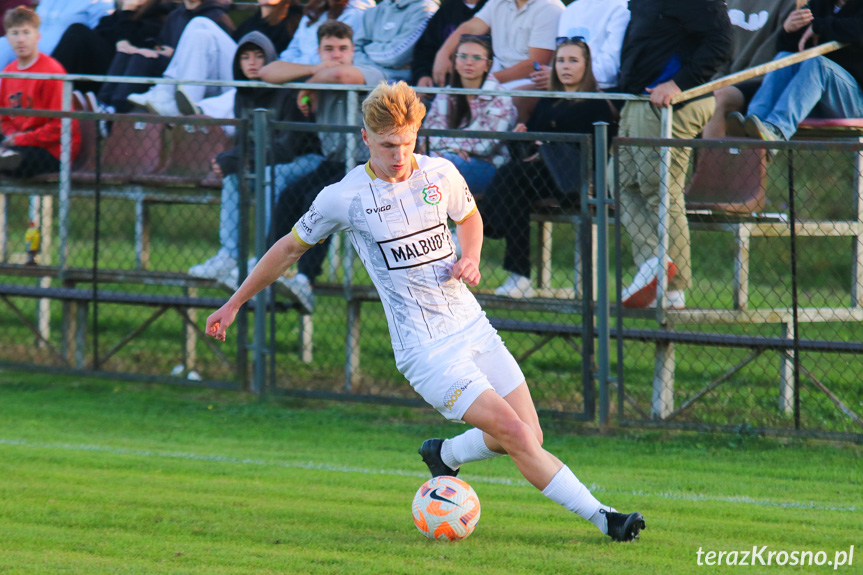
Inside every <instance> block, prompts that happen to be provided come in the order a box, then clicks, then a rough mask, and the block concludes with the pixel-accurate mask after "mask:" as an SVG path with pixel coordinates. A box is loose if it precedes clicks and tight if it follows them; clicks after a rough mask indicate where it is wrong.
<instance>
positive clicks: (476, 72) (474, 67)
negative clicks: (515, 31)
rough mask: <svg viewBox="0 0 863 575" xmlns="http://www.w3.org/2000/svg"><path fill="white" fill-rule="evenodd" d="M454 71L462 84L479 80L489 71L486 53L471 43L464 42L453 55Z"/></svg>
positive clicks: (489, 61)
mask: <svg viewBox="0 0 863 575" xmlns="http://www.w3.org/2000/svg"><path fill="white" fill-rule="evenodd" d="M455 69H456V72H458V74H459V76H461V79H462V82H464V81H465V80H467V81H468V82H470V81H471V80H481V79H482V75H483V74H485V73H486V72H488V71H489V70H491V59H490V58H489V57H488V51H487V50H486V49H485V48H483V47H482V46H480V45H479V44H475V43H473V42H465V43H464V44H462V45H461V46H459V47H458V50H456V53H455Z"/></svg>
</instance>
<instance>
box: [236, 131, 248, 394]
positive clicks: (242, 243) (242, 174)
mask: <svg viewBox="0 0 863 575" xmlns="http://www.w3.org/2000/svg"><path fill="white" fill-rule="evenodd" d="M237 141H238V142H239V146H240V162H239V166H238V169H237V187H238V189H239V193H240V204H239V205H240V209H239V214H238V219H237V222H238V225H237V252H238V253H239V254H243V255H245V254H247V253H249V178H248V174H247V170H248V166H249V119H248V117H244V118H242V124H240V125H239V126H238V127H237ZM237 268H238V270H237V271H238V272H239V277H241V278H245V277H246V276H247V275H248V274H249V269H248V263H247V260H246V258H245V257H238V258H237ZM237 375H238V378H239V382H240V385H242V387H243V389H250V385H249V313H248V308H247V307H246V306H243V307H241V308H240V311H239V313H237Z"/></svg>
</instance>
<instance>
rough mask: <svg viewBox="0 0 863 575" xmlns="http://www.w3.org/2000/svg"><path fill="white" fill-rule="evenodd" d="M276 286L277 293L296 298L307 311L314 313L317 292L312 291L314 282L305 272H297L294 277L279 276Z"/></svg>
mask: <svg viewBox="0 0 863 575" xmlns="http://www.w3.org/2000/svg"><path fill="white" fill-rule="evenodd" d="M275 286H276V293H279V294H281V295H287V296H289V297H290V298H292V299H296V300H297V301H298V302H299V304H300V305H301V306H302V307H303V308H305V310H306V311H307V312H309V313H312V312H313V311H314V310H315V294H314V293H313V292H312V283H311V282H310V281H309V278H308V277H306V275H305V274H297V275H295V276H294V277H292V278H286V277H284V276H282V277H279V278H278V279H276V283H275Z"/></svg>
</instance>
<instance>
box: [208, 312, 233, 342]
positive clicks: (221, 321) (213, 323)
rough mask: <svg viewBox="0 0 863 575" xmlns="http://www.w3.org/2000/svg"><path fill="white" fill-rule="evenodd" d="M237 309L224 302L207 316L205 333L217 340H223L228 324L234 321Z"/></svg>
mask: <svg viewBox="0 0 863 575" xmlns="http://www.w3.org/2000/svg"><path fill="white" fill-rule="evenodd" d="M236 317H237V309H236V308H234V307H233V306H231V305H230V304H229V303H226V304H225V305H223V306H222V307H220V308H219V309H217V310H216V311H215V312H213V313H212V314H211V315H210V317H208V318H207V335H209V336H210V337H212V338H214V339H217V340H219V341H225V332H227V330H228V326H230V325H231V324H232V323H234V319H235V318H236Z"/></svg>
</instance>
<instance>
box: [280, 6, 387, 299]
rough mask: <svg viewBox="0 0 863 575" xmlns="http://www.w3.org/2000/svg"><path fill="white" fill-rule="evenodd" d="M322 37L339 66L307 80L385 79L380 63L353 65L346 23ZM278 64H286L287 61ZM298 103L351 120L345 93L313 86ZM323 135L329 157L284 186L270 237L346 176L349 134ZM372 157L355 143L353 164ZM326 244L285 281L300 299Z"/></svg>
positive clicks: (321, 115)
mask: <svg viewBox="0 0 863 575" xmlns="http://www.w3.org/2000/svg"><path fill="white" fill-rule="evenodd" d="M369 11H371V10H369ZM318 37H319V38H320V39H321V40H320V42H321V45H320V50H321V60H322V61H326V60H328V59H330V58H333V57H335V55H338V58H339V64H340V65H335V66H329V67H324V68H321V69H320V70H319V71H318V72H315V73H314V74H313V75H312V76H311V77H310V78H309V79H308V80H307V81H308V82H309V83H313V84H327V83H329V84H360V85H377V84H378V83H379V82H381V81H382V80H383V79H384V75H383V73H382V72H381V70H380V69H379V68H376V67H374V66H362V65H352V64H351V62H352V61H353V57H354V44H353V40H352V37H353V31H352V30H351V29H350V28H349V27H348V26H347V25H346V24H344V23H342V22H339V21H337V20H336V21H333V20H328V21H327V22H325V23H324V24H322V25H321V27H320V28H319V29H318ZM328 54H332V55H333V56H328ZM278 64H279V65H280V67H283V66H284V65H285V64H287V62H279V63H278ZM298 102H299V103H300V110H302V111H303V112H304V113H306V114H309V115H310V114H312V113H314V114H315V121H316V122H317V123H318V124H322V125H329V124H334V125H345V124H346V123H347V93H346V92H343V91H323V92H321V93H319V94H318V93H317V92H315V91H312V90H301V91H300V93H299V95H298ZM359 121H360V118H359V117H357V118H356V122H357V123H359ZM319 135H320V139H321V150H322V152H323V155H324V158H325V159H324V161H323V162H322V163H321V165H320V166H319V167H318V169H316V170H315V171H313V172H311V173H310V174H308V175H306V176H305V177H303V178H301V179H300V180H297V181H296V182H294V183H293V184H292V185H290V186H288V187H287V188H286V189H285V190H283V191H282V193H281V195H280V196H279V201H278V204H277V205H276V211H275V216H274V217H273V219H272V231H271V233H270V237H271V238H274V239H278V238H281V237H282V236H284V235H286V234H288V233H290V231H291V227H292V226H293V225H294V224H295V223H296V222H297V220H299V219H300V217H302V215H303V214H305V213H306V211H308V209H309V206H311V205H312V201H313V200H314V199H315V196H317V194H318V192H320V191H321V189H322V188H324V187H325V186H329V185H330V184H334V183H336V182H338V181H339V180H341V179H342V178H343V177H344V175H345V148H346V144H347V135H346V134H344V133H342V132H321V133H320V134H319ZM368 159H369V149H368V147H367V146H364V145H363V144H362V143H360V144H359V145H357V146H356V148H355V151H354V157H353V158H352V160H353V163H354V164H355V165H357V164H362V163H365V162H366V161H368ZM328 247H329V242H325V243H322V244H318V245H317V246H315V247H313V248H312V249H310V250H309V251H307V252H306V253H305V254H303V257H301V258H300V260H299V264H298V268H297V270H298V273H297V275H295V276H294V277H293V278H290V279H289V280H287V283H288V284H289V286H290V288H291V291H293V292H294V293H295V294H301V301H307V300H311V299H312V282H314V281H315V278H317V276H318V275H320V273H321V271H322V268H323V262H324V259H325V258H326V255H327V248H328Z"/></svg>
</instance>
